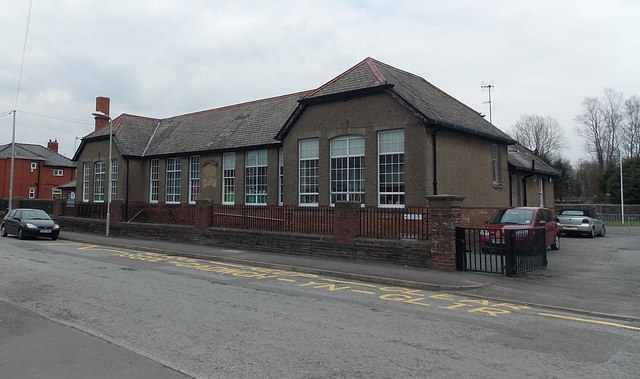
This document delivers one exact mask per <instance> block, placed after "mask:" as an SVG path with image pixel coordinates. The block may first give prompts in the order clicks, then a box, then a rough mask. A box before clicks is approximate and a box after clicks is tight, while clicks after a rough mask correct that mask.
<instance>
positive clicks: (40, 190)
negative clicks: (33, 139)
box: [0, 140, 76, 199]
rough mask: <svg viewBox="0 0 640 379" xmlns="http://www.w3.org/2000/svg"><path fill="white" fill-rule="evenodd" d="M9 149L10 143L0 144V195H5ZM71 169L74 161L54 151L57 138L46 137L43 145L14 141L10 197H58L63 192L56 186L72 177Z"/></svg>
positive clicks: (7, 188) (8, 170) (73, 174)
mask: <svg viewBox="0 0 640 379" xmlns="http://www.w3.org/2000/svg"><path fill="white" fill-rule="evenodd" d="M11 150H12V149H11V144H6V145H0V198H9V185H10V176H11V155H12V153H11ZM75 171H76V164H75V162H73V161H72V160H71V159H69V158H67V157H65V156H63V155H60V154H58V141H57V140H49V142H48V143H47V147H44V146H40V145H32V144H26V143H16V144H15V155H14V174H13V197H14V198H24V199H52V198H61V197H63V194H62V189H61V188H59V186H61V185H64V184H66V183H69V182H71V181H73V180H74V179H75Z"/></svg>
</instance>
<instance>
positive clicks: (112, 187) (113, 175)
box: [109, 159, 118, 200]
mask: <svg viewBox="0 0 640 379" xmlns="http://www.w3.org/2000/svg"><path fill="white" fill-rule="evenodd" d="M109 177H110V179H109V196H110V197H111V200H114V199H117V198H118V160H117V159H111V170H109Z"/></svg>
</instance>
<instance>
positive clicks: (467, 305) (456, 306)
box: [440, 303, 471, 309]
mask: <svg viewBox="0 0 640 379" xmlns="http://www.w3.org/2000/svg"><path fill="white" fill-rule="evenodd" d="M470 306H471V305H469V304H460V303H455V304H453V305H447V306H446V307H440V308H442V309H458V308H464V307H470Z"/></svg>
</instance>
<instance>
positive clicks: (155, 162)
mask: <svg viewBox="0 0 640 379" xmlns="http://www.w3.org/2000/svg"><path fill="white" fill-rule="evenodd" d="M149 181H150V182H149V202H150V203H157V202H158V187H159V185H160V160H159V159H152V160H151V169H150V170H149Z"/></svg>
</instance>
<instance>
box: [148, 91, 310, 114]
mask: <svg viewBox="0 0 640 379" xmlns="http://www.w3.org/2000/svg"><path fill="white" fill-rule="evenodd" d="M312 91H313V90H305V91H298V92H292V93H287V94H283V95H278V96H271V97H266V98H263V99H256V100H250V101H245V102H242V103H237V104H230V105H223V106H221V107H217V108H209V109H203V110H200V111H195V112H189V113H183V114H179V115H175V116H169V117H163V118H157V119H154V120H159V121H165V120H170V119H173V118H177V117H184V116H192V115H196V114H199V113H206V112H212V111H219V110H223V109H228V108H234V107H239V106H242V105H249V104H255V103H260V102H264V101H270V100H276V99H282V98H285V97H290V96H296V95H304V96H303V97H306V96H307V95H308V94H309V93H311V92H312Z"/></svg>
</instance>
